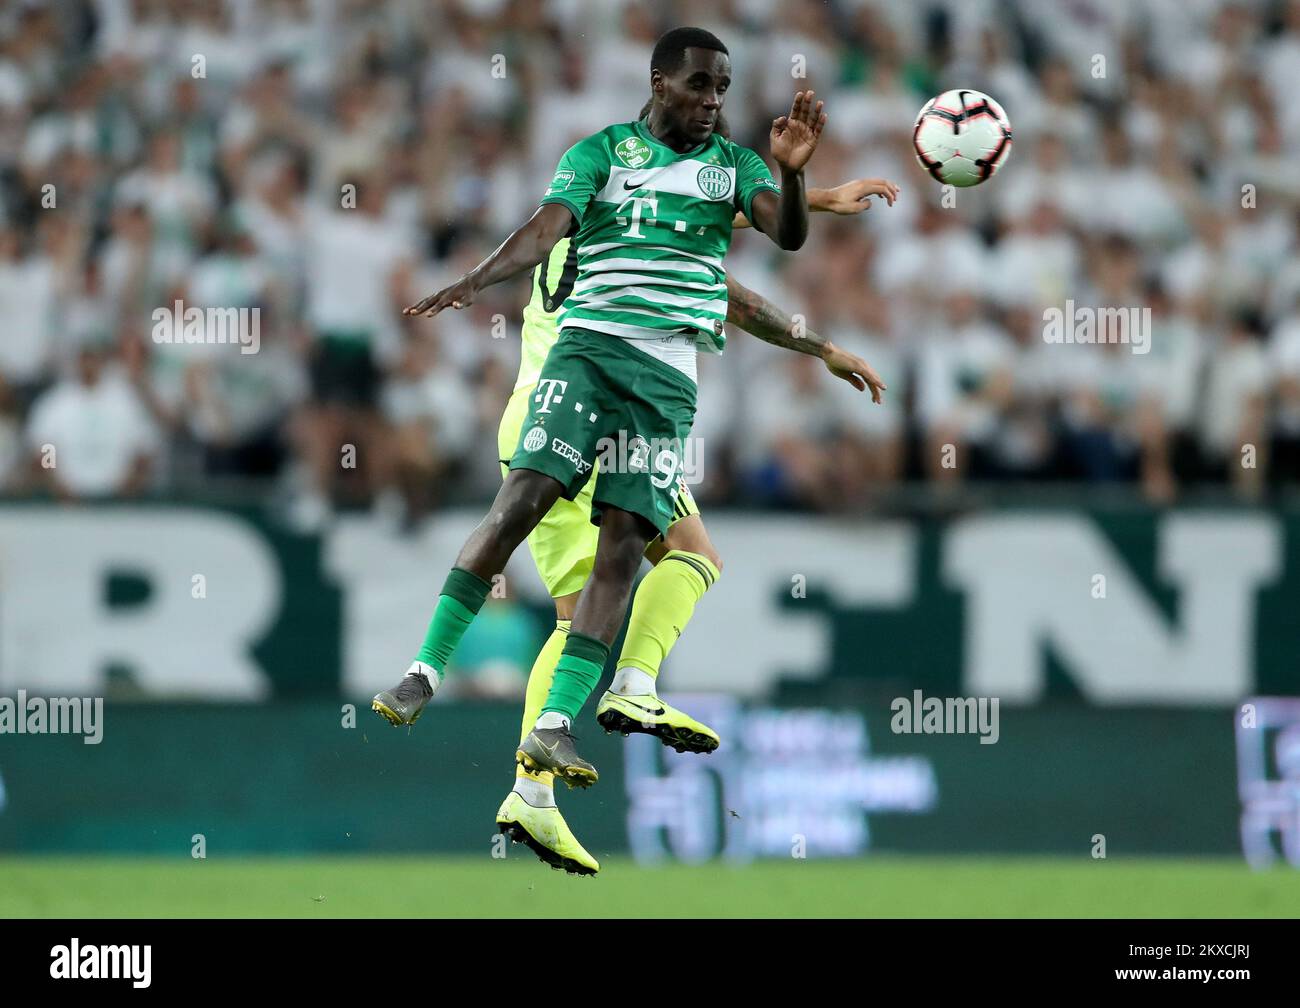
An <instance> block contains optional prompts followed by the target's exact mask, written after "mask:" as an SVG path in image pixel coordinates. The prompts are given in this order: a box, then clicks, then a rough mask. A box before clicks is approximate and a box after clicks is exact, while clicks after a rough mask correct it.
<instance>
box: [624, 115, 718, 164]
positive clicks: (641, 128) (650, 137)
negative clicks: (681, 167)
mask: <svg viewBox="0 0 1300 1008" xmlns="http://www.w3.org/2000/svg"><path fill="white" fill-rule="evenodd" d="M649 118H650V116H649V113H647V114H646V115H644V116H642V117H641V118H640V119H638V120H637V121H636V123H635V124H634V127H635V129H636V131H637V132H638V133H639V134H640V135H641V138H642V139H643V140H646V141H647V142H649V143H652V144H654V145H655V146H656V147H662V148H663V149H664V150H666V151H667V152H668V153H669V154H671V155H672V156H673V157H679V158H684V157H690V156H691V155H693V154H698V153H699V152H700V151H702V150H704V148H705V147H707V146H709V144H711V143H712V142H713V138H714V137H716V136H717V135H718V130H717V127H716V126H715V127H714V129H713V132H712V133H710V134H709V139H707V140H705V141H704V143H702V144H700V145H699V146H698V147H692V148H691V149H690V150H688V151H683V152H682V153H681V154H678V153H677V152H676V151H675V150H673V149H672V148H671V147H669V146H668V145H667V144H666V143H664V142H663V141H662V140H660V139H659V138H658V137H657V136H655V135H654V134H653V133H651V132H650V124H649V123H648V122H647V121H646V120H648V119H649Z"/></svg>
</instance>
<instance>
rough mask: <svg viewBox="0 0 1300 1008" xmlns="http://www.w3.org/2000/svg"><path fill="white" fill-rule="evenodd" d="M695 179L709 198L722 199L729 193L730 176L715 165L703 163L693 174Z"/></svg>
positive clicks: (701, 190)
mask: <svg viewBox="0 0 1300 1008" xmlns="http://www.w3.org/2000/svg"><path fill="white" fill-rule="evenodd" d="M695 181H696V183H697V184H698V185H699V187H700V192H702V193H704V195H705V196H707V197H708V198H709V199H711V200H723V199H726V198H727V197H728V196H730V195H731V176H730V175H728V174H727V173H726V172H725V171H723V170H722V169H721V168H719V167H717V166H716V165H705V166H704V167H703V168H701V169H700V173H699V174H698V175H696V176H695Z"/></svg>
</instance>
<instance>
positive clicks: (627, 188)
mask: <svg viewBox="0 0 1300 1008" xmlns="http://www.w3.org/2000/svg"><path fill="white" fill-rule="evenodd" d="M648 181H649V179H648V178H646V179H641V180H640V181H639V182H624V183H623V189H624V190H625V191H627V192H631V191H632V190H633V189H641V188H643V187H644V186H645V184H646V182H648Z"/></svg>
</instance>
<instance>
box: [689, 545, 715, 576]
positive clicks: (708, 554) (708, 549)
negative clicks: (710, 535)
mask: <svg viewBox="0 0 1300 1008" xmlns="http://www.w3.org/2000/svg"><path fill="white" fill-rule="evenodd" d="M694 552H696V553H698V554H699V555H700V556H702V557H704V559H705V560H707V561H709V563H711V564H713V569H714V570H716V571H717V572H718V573H719V574H721V573H722V554H721V553H719V552H718V551H717V550H716V549H714V548H713V543H707V544H706V545H705V547H704V548H703V549H699V550H694Z"/></svg>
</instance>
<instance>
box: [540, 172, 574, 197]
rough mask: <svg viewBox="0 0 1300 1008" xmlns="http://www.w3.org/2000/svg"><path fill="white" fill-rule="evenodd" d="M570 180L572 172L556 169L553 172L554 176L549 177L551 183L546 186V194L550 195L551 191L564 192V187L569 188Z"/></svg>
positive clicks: (571, 180) (571, 179)
mask: <svg viewBox="0 0 1300 1008" xmlns="http://www.w3.org/2000/svg"><path fill="white" fill-rule="evenodd" d="M572 182H573V172H571V171H557V172H556V173H555V178H553V179H551V184H550V185H549V186H547V187H546V195H547V196H550V195H551V194H552V193H557V192H564V190H565V189H567V188H569V186H570V185H571V184H572Z"/></svg>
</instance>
